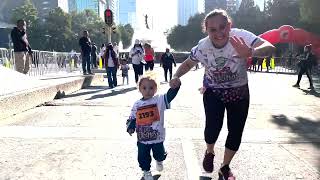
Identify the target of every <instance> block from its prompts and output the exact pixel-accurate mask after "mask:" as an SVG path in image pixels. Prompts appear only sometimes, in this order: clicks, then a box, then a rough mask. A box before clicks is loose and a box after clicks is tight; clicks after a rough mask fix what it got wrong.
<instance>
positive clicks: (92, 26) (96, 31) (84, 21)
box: [71, 9, 107, 49]
mask: <svg viewBox="0 0 320 180" xmlns="http://www.w3.org/2000/svg"><path fill="white" fill-rule="evenodd" d="M71 16H72V25H71V26H72V32H73V37H74V38H73V41H72V42H71V43H72V49H79V48H80V47H79V45H78V41H79V39H80V38H81V37H82V32H83V31H84V30H87V31H88V32H89V37H90V39H91V41H92V42H94V43H95V44H96V45H97V46H98V47H99V46H100V45H101V44H102V43H106V42H107V36H106V35H104V34H103V32H102V28H103V27H105V24H104V22H103V20H102V19H101V18H100V17H99V16H98V15H97V14H96V13H95V12H94V11H93V10H89V9H87V10H85V11H83V12H81V13H75V12H72V13H71Z"/></svg>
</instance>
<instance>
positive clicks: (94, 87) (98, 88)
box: [63, 86, 109, 98]
mask: <svg viewBox="0 0 320 180" xmlns="http://www.w3.org/2000/svg"><path fill="white" fill-rule="evenodd" d="M108 88H109V87H108V86H89V87H86V88H84V89H96V90H94V91H85V92H78V93H72V94H68V95H65V96H63V98H71V97H77V96H83V95H87V94H94V93H97V92H100V91H104V90H106V89H108Z"/></svg>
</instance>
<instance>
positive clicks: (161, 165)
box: [156, 161, 163, 172]
mask: <svg viewBox="0 0 320 180" xmlns="http://www.w3.org/2000/svg"><path fill="white" fill-rule="evenodd" d="M156 169H157V171H159V172H160V171H162V170H163V161H156Z"/></svg>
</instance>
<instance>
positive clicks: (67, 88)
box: [0, 66, 103, 120]
mask: <svg viewBox="0 0 320 180" xmlns="http://www.w3.org/2000/svg"><path fill="white" fill-rule="evenodd" d="M99 81H103V75H102V74H98V75H95V76H83V75H81V73H80V72H74V73H66V72H58V73H54V74H47V75H45V76H39V77H32V76H27V75H24V74H21V73H18V72H16V71H14V70H12V69H8V68H5V67H2V66H0V82H1V86H0V120H1V119H3V118H6V117H8V116H11V115H14V114H17V113H20V112H23V111H25V110H28V109H31V108H34V107H36V106H38V105H41V104H43V103H44V102H47V101H51V100H53V99H54V98H57V97H58V96H61V95H64V94H70V93H72V92H75V91H77V90H80V89H81V88H83V87H87V86H89V85H91V84H94V83H96V82H99Z"/></svg>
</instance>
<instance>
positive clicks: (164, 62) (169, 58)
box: [160, 48, 177, 82]
mask: <svg viewBox="0 0 320 180" xmlns="http://www.w3.org/2000/svg"><path fill="white" fill-rule="evenodd" d="M172 64H174V67H176V66H177V64H176V61H175V60H174V57H173V55H172V54H171V53H170V50H169V48H166V52H165V53H163V54H162V56H161V60H160V65H161V66H162V68H163V71H164V79H165V81H166V82H168V78H167V74H168V70H169V78H170V80H171V79H172Z"/></svg>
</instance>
